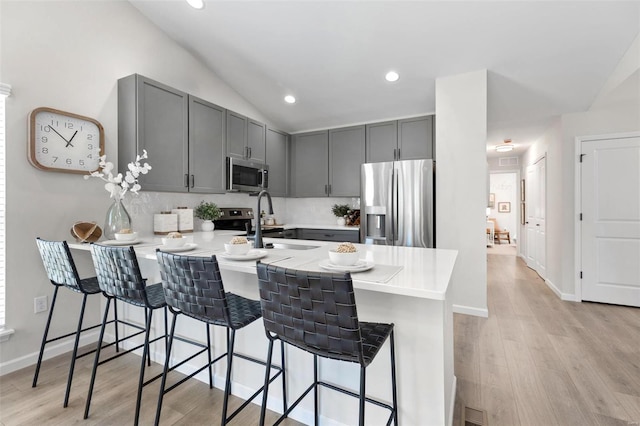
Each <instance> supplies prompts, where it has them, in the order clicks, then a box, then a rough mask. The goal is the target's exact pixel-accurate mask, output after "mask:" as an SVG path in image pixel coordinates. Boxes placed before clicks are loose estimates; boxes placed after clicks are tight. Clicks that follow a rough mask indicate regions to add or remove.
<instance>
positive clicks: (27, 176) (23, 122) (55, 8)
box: [0, 1, 284, 373]
mask: <svg viewBox="0 0 640 426" xmlns="http://www.w3.org/2000/svg"><path fill="white" fill-rule="evenodd" d="M0 19H1V21H0V29H1V34H0V40H1V43H2V44H1V46H0V49H1V51H2V63H1V65H0V80H1V81H2V82H3V83H8V84H11V85H12V86H13V92H12V96H11V97H10V98H8V99H7V152H6V159H7V161H6V164H7V258H6V262H7V278H6V282H7V300H8V302H9V303H8V306H7V325H8V327H13V328H15V330H16V333H15V334H14V335H13V336H12V338H11V339H10V340H9V341H8V342H4V343H2V347H1V351H0V357H1V358H0V373H4V372H7V371H9V370H10V369H12V368H15V367H20V366H22V365H28V364H29V363H33V362H35V358H34V353H35V352H36V351H37V350H38V348H39V341H40V338H41V335H42V331H43V329H44V323H45V320H46V313H40V314H34V313H33V298H34V297H36V296H41V295H47V296H49V297H50V295H51V292H52V286H51V285H50V284H49V282H48V280H47V279H46V275H45V274H44V271H43V268H42V261H41V260H40V258H39V255H38V252H37V249H36V245H35V242H34V239H35V238H36V237H37V236H40V237H42V238H46V239H68V238H70V235H69V229H70V228H71V225H72V224H73V223H74V222H75V221H77V220H95V221H97V222H98V223H99V224H102V223H103V221H104V214H105V212H106V210H107V208H108V206H109V204H110V200H109V197H108V194H107V192H106V191H105V190H104V189H103V188H102V184H101V182H100V181H99V180H97V179H93V180H90V181H85V180H84V179H83V178H82V176H80V175H71V174H63V173H47V172H43V171H40V170H37V169H35V168H34V167H32V166H31V165H30V164H29V163H28V161H27V156H26V153H27V116H28V114H29V112H30V111H31V110H33V109H34V108H36V107H40V106H49V107H53V108H57V109H61V110H64V111H70V112H74V113H78V114H81V115H87V116H89V117H93V118H96V119H97V120H99V121H100V122H101V123H102V124H103V126H104V128H105V134H106V154H107V157H108V159H109V160H111V161H114V162H115V161H116V159H117V80H118V78H120V77H123V76H126V75H129V74H132V73H140V74H142V75H145V76H148V77H150V78H153V79H155V80H158V81H161V82H163V83H165V84H168V85H170V86H174V87H176V88H178V89H181V90H183V91H186V92H189V93H193V94H194V95H197V96H199V97H201V98H204V99H208V100H211V101H212V102H215V103H217V104H219V105H221V106H224V107H228V108H231V109H233V110H235V111H238V112H240V113H242V114H246V115H248V116H251V117H255V118H256V119H259V120H263V121H267V120H266V119H265V117H264V116H263V115H262V114H261V113H260V112H259V111H258V110H256V109H255V108H254V107H253V106H252V105H250V104H249V103H248V102H246V101H245V100H244V99H243V98H242V97H240V96H239V95H238V94H237V93H236V92H235V91H233V90H232V89H231V88H229V87H228V86H227V85H226V84H224V83H223V82H222V81H221V80H220V79H219V78H218V77H217V76H216V75H215V74H213V73H211V71H209V70H208V69H207V68H206V67H205V66H204V65H203V64H202V63H200V62H199V61H198V60H197V59H195V58H194V57H193V56H191V54H190V53H188V52H187V51H185V50H184V49H182V48H181V47H179V46H178V45H177V44H176V43H174V42H173V41H171V40H170V39H169V38H168V37H167V36H166V35H165V34H164V33H162V32H160V31H159V30H158V29H157V28H156V27H155V26H154V25H153V24H151V23H150V22H149V21H148V20H147V19H146V18H144V17H143V16H142V15H140V13H139V12H138V11H137V10H136V9H134V8H133V7H132V6H131V5H130V4H129V3H128V2H123V1H108V2H93V1H91V2H89V1H59V2H58V1H56V2H30V1H20V2H8V1H2V15H1V17H0ZM149 162H150V163H151V164H153V157H151V158H149ZM203 198H207V199H211V200H213V201H215V202H218V203H219V204H222V205H232V204H233V205H236V204H240V203H243V205H242V206H244V205H246V206H250V207H253V206H254V203H255V198H249V197H248V196H242V195H234V196H228V195H220V196H209V197H203V196H196V195H184V196H172V195H171V194H157V193H144V194H143V195H142V196H141V197H140V198H138V199H136V200H135V203H132V202H131V200H127V203H128V205H129V207H130V209H131V210H132V212H131V213H132V215H133V216H134V220H136V218H137V217H140V215H144V216H146V217H150V216H149V215H150V214H151V213H153V212H157V211H159V210H160V209H163V208H165V207H169V206H177V205H191V206H194V205H196V204H197V203H198V202H199V201H200V200H201V199H203ZM276 204H277V206H276V211H277V210H278V208H279V209H280V210H281V211H282V210H284V200H283V199H280V201H277V202H276ZM78 260H79V266H80V269H81V274H85V275H86V273H88V272H89V271H91V269H92V265H91V263H90V258H89V257H88V256H84V255H78ZM61 293H63V294H61V297H59V303H61V304H62V305H66V309H65V308H64V306H59V307H61V308H62V309H59V310H56V313H57V315H58V316H57V317H54V324H53V330H52V331H53V332H54V333H56V332H58V333H59V332H61V331H63V330H64V331H71V330H73V329H75V322H76V320H77V313H78V306H79V305H78V303H79V298H78V297H76V296H75V295H69V294H68V293H70V292H68V291H63V292H61ZM98 300H99V298H96V299H95V300H94V301H93V302H92V303H91V306H90V307H89V309H88V312H89V313H88V318H87V322H88V323H97V322H98V321H99V318H98V312H99V309H98V306H99V305H98V302H97V301H98Z"/></svg>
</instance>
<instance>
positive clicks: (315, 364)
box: [313, 354, 320, 426]
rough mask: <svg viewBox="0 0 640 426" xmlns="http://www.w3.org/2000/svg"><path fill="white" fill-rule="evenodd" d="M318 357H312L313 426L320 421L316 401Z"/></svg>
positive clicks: (317, 402) (316, 425)
mask: <svg viewBox="0 0 640 426" xmlns="http://www.w3.org/2000/svg"><path fill="white" fill-rule="evenodd" d="M318 392H319V390H318V355H315V354H314V355H313V424H314V425H315V426H318V422H319V421H320V413H318V411H319V407H318V406H319V405H320V404H319V401H318Z"/></svg>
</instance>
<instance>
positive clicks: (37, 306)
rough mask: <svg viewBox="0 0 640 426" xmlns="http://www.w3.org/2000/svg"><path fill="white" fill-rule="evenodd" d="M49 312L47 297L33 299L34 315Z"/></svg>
mask: <svg viewBox="0 0 640 426" xmlns="http://www.w3.org/2000/svg"><path fill="white" fill-rule="evenodd" d="M46 310H47V296H40V297H35V298H34V299H33V313H34V314H37V313H39V312H45V311H46Z"/></svg>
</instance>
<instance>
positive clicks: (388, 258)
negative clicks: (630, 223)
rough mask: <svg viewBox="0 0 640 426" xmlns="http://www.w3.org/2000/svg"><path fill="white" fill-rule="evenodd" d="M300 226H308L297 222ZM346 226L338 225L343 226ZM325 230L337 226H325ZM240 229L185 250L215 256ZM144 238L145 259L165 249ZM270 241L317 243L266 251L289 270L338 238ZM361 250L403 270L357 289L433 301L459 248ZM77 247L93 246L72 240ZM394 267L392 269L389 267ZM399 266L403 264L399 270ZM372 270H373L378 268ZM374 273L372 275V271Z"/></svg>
mask: <svg viewBox="0 0 640 426" xmlns="http://www.w3.org/2000/svg"><path fill="white" fill-rule="evenodd" d="M297 227H300V228H302V227H307V226H303V225H298V226H297ZM342 228H346V227H337V229H342ZM320 229H335V228H326V227H321V228H320ZM237 234H238V232H235V231H214V232H211V233H207V232H194V233H192V234H185V236H186V237H187V238H188V241H187V242H188V243H191V244H193V243H195V244H197V247H196V248H194V249H193V250H192V251H185V252H182V253H180V254H184V255H193V256H211V255H214V254H220V253H223V252H224V243H226V242H228V241H229V240H230V238H231V236H232V235H237ZM140 240H141V242H140V243H139V244H136V245H134V247H135V249H136V253H137V255H138V256H139V257H140V258H144V259H151V260H153V259H155V258H156V257H155V250H156V249H157V248H161V246H162V241H161V239H160V237H158V236H153V235H147V236H142V237H141V238H140ZM264 242H265V243H269V242H272V243H286V244H291V245H296V244H298V245H300V244H302V245H308V246H315V248H313V249H310V250H292V249H267V251H268V255H267V257H266V258H265V261H266V262H270V263H274V264H275V265H278V266H284V267H287V268H294V269H295V268H299V267H300V268H299V269H304V268H302V267H301V266H304V265H305V264H310V262H311V263H313V262H314V260H315V261H320V260H324V259H328V254H327V252H328V250H329V249H330V248H331V247H335V246H336V245H337V243H335V242H325V241H307V240H289V239H282V238H277V239H276V238H264ZM100 243H101V241H98V244H100ZM355 245H356V247H358V250H359V251H360V252H361V256H360V259H362V260H366V261H369V262H373V263H374V265H380V268H379V269H380V270H383V269H385V268H384V267H387V266H390V265H393V266H396V267H400V268H401V269H400V270H399V272H397V273H396V274H395V275H394V276H393V277H392V278H391V279H389V280H388V281H386V282H374V281H367V280H365V279H359V278H358V275H359V274H358V273H353V274H352V279H353V285H354V288H356V289H362V290H369V291H375V292H381V293H390V294H397V295H403V296H411V297H418V298H425V299H433V300H444V299H445V295H446V292H447V289H448V286H449V281H450V278H451V274H452V272H453V266H454V264H455V260H456V257H457V254H458V252H457V251H456V250H446V249H428V248H417V247H393V246H379V245H375V246H374V245H365V244H355ZM69 247H71V248H73V249H80V250H89V245H88V244H83V243H70V244H69ZM218 263H219V265H220V269H221V270H225V269H228V270H233V271H238V272H245V273H250V274H255V273H256V269H255V261H230V260H228V259H223V258H222V257H220V256H218ZM386 269H391V268H388V267H387V268H386ZM395 269H396V270H397V269H398V268H395ZM373 270H375V266H374V269H373ZM373 270H372V271H373ZM365 274H366V273H362V277H364V276H365ZM369 275H370V274H369Z"/></svg>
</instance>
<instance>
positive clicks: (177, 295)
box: [156, 251, 239, 328]
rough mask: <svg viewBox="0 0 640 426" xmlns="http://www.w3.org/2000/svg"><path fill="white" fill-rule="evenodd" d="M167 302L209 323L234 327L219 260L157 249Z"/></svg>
mask: <svg viewBox="0 0 640 426" xmlns="http://www.w3.org/2000/svg"><path fill="white" fill-rule="evenodd" d="M156 255H157V257H158V264H159V265H160V276H161V277H162V287H163V288H164V297H165V299H166V301H167V304H168V305H169V306H171V307H172V308H174V309H176V310H179V311H181V312H182V313H183V314H185V315H188V316H191V317H194V318H197V319H201V320H204V321H206V322H210V323H212V324H217V325H223V326H228V327H231V328H239V327H235V326H234V323H235V321H232V318H231V315H230V313H229V305H228V302H227V297H226V294H225V291H224V286H223V284H222V277H221V275H220V268H219V267H218V260H217V259H216V258H215V256H213V257H193V256H180V255H176V254H171V253H166V252H162V251H157V252H156Z"/></svg>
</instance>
